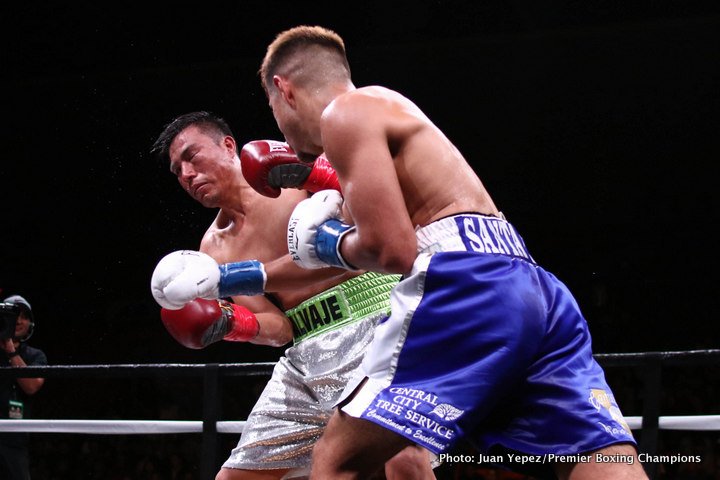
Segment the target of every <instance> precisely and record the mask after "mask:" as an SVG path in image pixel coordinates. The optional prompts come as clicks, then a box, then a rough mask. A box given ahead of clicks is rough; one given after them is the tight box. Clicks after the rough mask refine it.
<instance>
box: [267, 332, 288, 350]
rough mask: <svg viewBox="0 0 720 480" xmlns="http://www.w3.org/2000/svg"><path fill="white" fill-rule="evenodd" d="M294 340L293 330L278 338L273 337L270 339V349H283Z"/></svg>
mask: <svg viewBox="0 0 720 480" xmlns="http://www.w3.org/2000/svg"><path fill="white" fill-rule="evenodd" d="M292 340H293V333H292V330H290V331H289V332H288V331H284V332H283V333H282V334H280V335H277V336H276V337H273V338H272V339H270V342H269V346H270V347H282V346H285V345H287V344H288V343H290V342H292Z"/></svg>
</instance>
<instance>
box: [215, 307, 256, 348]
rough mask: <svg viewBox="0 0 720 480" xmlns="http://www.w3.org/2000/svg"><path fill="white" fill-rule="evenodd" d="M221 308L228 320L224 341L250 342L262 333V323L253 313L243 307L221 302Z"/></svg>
mask: <svg viewBox="0 0 720 480" xmlns="http://www.w3.org/2000/svg"><path fill="white" fill-rule="evenodd" d="M218 303H219V305H220V308H221V309H222V312H223V316H224V317H225V318H226V319H227V321H228V322H227V323H228V327H229V328H228V332H227V333H226V334H225V335H224V336H223V340H227V341H229V342H249V341H250V340H252V339H253V338H255V337H257V336H258V333H260V323H259V322H258V319H257V317H256V316H255V314H254V313H253V312H251V311H250V310H248V309H247V308H245V307H243V306H241V305H235V304H234V303H230V302H226V301H224V300H220V301H219V302H218Z"/></svg>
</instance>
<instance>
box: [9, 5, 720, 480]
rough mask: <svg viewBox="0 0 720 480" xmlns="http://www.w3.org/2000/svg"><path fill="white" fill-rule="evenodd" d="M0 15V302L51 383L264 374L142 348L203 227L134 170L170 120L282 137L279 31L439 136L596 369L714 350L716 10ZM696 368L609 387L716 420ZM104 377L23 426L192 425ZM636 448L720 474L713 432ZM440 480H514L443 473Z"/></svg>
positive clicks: (46, 448) (81, 447) (170, 437)
mask: <svg viewBox="0 0 720 480" xmlns="http://www.w3.org/2000/svg"><path fill="white" fill-rule="evenodd" d="M0 17H1V19H0V22H1V24H2V28H1V29H0V35H2V57H1V58H2V66H3V70H2V76H1V78H2V92H3V116H4V117H5V121H4V122H3V123H4V124H5V127H3V128H2V131H3V140H2V161H0V173H1V177H0V178H1V179H2V180H1V182H0V194H1V195H2V212H1V213H0V215H1V220H0V221H1V224H2V230H1V231H2V237H1V238H2V240H1V243H0V288H2V298H4V297H5V296H8V295H12V294H20V295H22V296H24V297H25V298H26V299H28V300H29V302H30V303H31V304H32V306H33V310H34V315H35V319H36V324H37V328H36V332H35V334H34V335H33V337H32V338H31V339H30V341H29V344H30V345H33V346H35V347H38V348H40V349H42V350H43V351H45V353H46V354H47V357H48V361H49V364H50V365H53V366H55V365H95V364H99V365H118V364H121V365H139V364H230V363H254V362H274V361H276V360H277V358H278V357H279V356H280V355H281V354H282V352H283V349H281V348H270V347H260V346H254V345H249V344H231V343H227V342H225V343H220V344H214V345H212V346H210V347H208V348H206V349H204V350H199V351H195V350H188V349H185V348H184V347H182V346H180V345H179V344H177V343H176V342H175V341H174V340H173V339H172V338H171V337H170V336H169V335H168V334H167V332H166V331H165V329H164V328H163V326H162V324H161V322H160V319H159V307H158V306H157V305H156V303H155V302H154V300H153V298H152V296H151V294H150V288H149V284H150V276H151V274H152V271H153V268H154V267H155V265H156V263H157V262H158V260H159V259H160V258H161V257H162V256H163V255H165V254H166V253H169V252H170V251H172V250H177V249H197V247H198V245H199V240H200V238H201V236H202V234H203V232H204V231H205V229H206V228H207V226H208V225H209V224H210V222H211V221H212V219H213V218H214V215H215V213H214V212H213V211H211V210H206V209H204V208H202V207H201V206H200V205H199V204H197V203H195V202H194V201H193V200H192V199H191V198H190V197H189V196H187V195H186V194H185V193H184V192H183V191H182V190H181V188H180V187H179V186H178V185H177V182H176V180H175V178H174V177H173V176H172V175H171V174H170V173H169V169H168V166H167V165H163V164H160V163H159V162H158V161H157V160H156V159H155V158H153V157H152V156H151V155H150V153H149V152H150V148H151V145H152V143H153V141H154V139H155V137H156V136H157V135H158V134H159V133H160V131H161V130H162V128H163V126H164V125H165V124H166V123H167V122H168V121H170V120H171V119H172V118H173V117H175V116H177V115H179V114H182V113H186V112H189V111H194V110H210V111H213V112H215V113H217V114H219V115H220V116H222V117H224V118H225V119H226V120H227V121H228V123H229V124H230V125H231V127H232V128H233V130H234V134H235V136H236V138H237V139H238V141H239V142H240V143H241V144H242V143H244V142H246V141H250V140H254V139H265V138H269V139H282V138H281V135H280V133H279V130H278V129H277V126H276V124H275V123H274V120H273V118H272V115H271V112H270V109H269V108H268V106H267V101H266V98H265V96H264V93H263V91H262V88H261V86H260V82H259V79H258V76H257V70H258V68H259V65H260V62H261V60H262V57H263V55H264V50H265V47H266V45H267V44H268V43H269V42H270V41H271V40H272V39H273V38H274V36H275V34H277V33H278V32H280V31H281V30H283V29H285V28H289V27H292V26H295V25H300V24H317V25H323V26H326V27H329V28H332V29H334V30H336V31H337V32H338V33H339V34H340V35H342V36H343V37H344V39H345V41H346V47H347V49H348V56H349V60H350V64H351V67H352V68H353V79H354V83H355V85H357V86H365V85H371V84H381V85H385V86H388V87H390V88H393V89H395V90H398V91H400V92H401V93H403V94H405V95H407V96H408V97H410V98H411V99H412V100H414V101H415V102H416V103H417V104H418V105H419V106H420V107H421V108H422V109H424V110H425V112H426V113H427V114H428V115H429V117H430V118H431V119H432V120H433V121H434V122H435V123H436V124H437V125H438V126H439V127H440V128H441V129H442V130H444V132H445V133H446V134H447V135H448V136H449V138H450V139H451V140H452V141H453V142H454V143H455V144H456V145H457V146H458V148H459V149H460V150H461V152H462V153H463V154H464V155H465V157H466V158H467V159H468V160H469V162H470V163H471V164H472V166H473V168H474V169H475V171H476V172H477V173H478V174H479V175H480V177H481V178H482V179H483V182H484V183H485V185H486V187H487V188H488V190H489V191H490V194H491V195H492V196H493V197H494V199H495V202H496V204H497V205H498V207H499V208H500V209H501V210H502V211H503V212H504V213H505V215H506V216H507V217H508V219H509V220H511V221H512V222H513V224H515V226H516V227H517V228H518V230H519V231H520V232H521V233H522V235H523V236H524V238H525V241H526V243H527V245H528V247H529V250H530V252H531V253H532V255H533V256H534V257H535V259H536V260H538V261H539V262H540V263H542V264H543V265H544V266H546V268H548V269H549V270H550V271H552V272H554V273H555V274H556V275H557V276H558V277H559V278H560V279H561V280H563V281H565V282H566V283H567V284H568V285H569V287H570V289H571V290H572V291H573V292H574V293H575V296H576V298H577V300H578V302H579V303H580V306H581V308H582V310H583V312H584V313H585V315H586V317H587V320H588V322H589V325H590V329H591V332H592V335H593V338H594V343H593V345H594V351H595V352H596V353H598V354H606V353H630V352H678V351H688V350H714V349H717V348H718V347H719V346H720V328H719V327H718V325H719V323H718V320H719V319H720V318H719V314H718V312H719V311H720V302H718V298H719V295H718V290H719V288H720V282H719V281H718V273H717V272H718V267H719V266H720V265H718V260H717V258H718V254H717V247H718V240H717V239H718V237H717V233H716V230H717V227H718V200H717V196H718V188H717V183H718V179H717V178H718V177H717V174H716V172H717V163H718V159H719V158H720V157H719V154H720V149H719V148H718V146H719V140H718V138H719V135H718V130H719V127H720V93H719V90H720V88H719V87H720V2H714V1H693V0H687V1H679V0H678V1H669V0H658V1H649V0H648V1H646V0H641V1H594V0H590V1H586V2H576V1H559V0H558V1H530V0H513V1H477V2H470V1H467V2H459V1H458V2H452V1H445V0H435V1H423V0H416V1H404V0H403V1H397V2H389V1H384V2H378V1H374V0H369V1H360V2H356V3H354V4H353V3H343V2H302V1H297V2H276V1H270V0H269V1H262V2H261V1H256V0H251V1H238V2H225V3H220V2H200V3H186V2H173V3H152V4H150V2H122V3H108V2H62V3H49V2H48V3H41V2H10V3H8V2H5V4H3V6H2V7H0ZM438 175H442V172H438ZM448 188H452V185H448ZM378 208H382V206H381V204H379V205H378ZM438 328H442V325H439V326H438ZM434 354H437V355H440V354H443V353H442V352H434V353H432V354H431V355H429V357H432V355H434ZM717 358H718V357H717V356H715V357H713V358H711V360H710V361H708V362H701V363H694V362H677V363H673V364H671V365H669V366H667V367H666V368H663V370H662V375H661V377H659V374H658V375H657V378H655V377H653V378H655V379H656V380H659V381H660V383H661V385H662V387H661V389H662V393H661V394H659V395H658V396H657V397H653V398H648V396H647V394H646V390H645V389H644V385H645V384H646V383H647V382H648V381H649V380H648V371H649V370H648V369H646V368H643V367H633V366H619V367H615V366H613V367H608V368H607V375H608V380H609V382H610V385H611V386H612V388H613V389H614V391H615V393H616V396H617V397H618V402H619V404H620V406H621V408H622V409H623V413H625V414H626V415H628V416H640V415H643V410H644V409H646V408H647V405H649V404H656V406H657V411H658V412H659V414H660V415H668V416H672V415H718V414H720V401H719V400H718V398H720V391H719V389H718V386H719V385H720V381H719V380H720V367H719V365H718V360H717ZM106 370H107V371H108V373H107V374H103V373H97V372H94V373H88V371H86V370H82V369H81V371H80V372H79V374H76V375H75V374H73V375H70V374H67V373H63V372H60V373H61V374H56V375H53V374H51V373H48V375H47V380H46V383H45V385H44V387H43V388H42V390H41V391H40V392H39V393H38V394H37V395H35V396H34V398H33V399H32V418H35V419H83V420H163V421H171V420H195V421H200V420H202V419H203V415H204V413H203V412H204V411H206V410H205V409H206V408H207V402H208V398H206V397H204V396H203V389H204V388H207V387H208V383H210V384H211V386H212V383H213V382H212V381H210V382H208V379H207V378H208V377H207V376H205V377H204V376H203V373H202V372H201V373H200V374H198V375H190V376H183V375H174V374H167V373H166V372H164V371H163V369H161V368H159V369H156V370H152V371H149V373H145V374H142V375H139V376H134V375H131V374H127V373H125V372H126V371H125V370H123V371H122V372H120V373H117V372H115V371H113V370H112V369H111V368H110V367H106ZM650 376H652V375H650ZM266 380H267V377H266V376H263V375H259V376H228V377H227V378H225V377H224V378H223V382H222V388H221V391H222V395H221V396H220V397H221V398H217V399H215V400H216V401H217V403H218V404H219V405H218V410H217V412H216V414H217V419H219V420H243V419H245V418H246V417H247V414H248V413H249V411H250V408H251V407H252V405H253V403H254V401H255V399H256V398H257V396H258V395H259V393H260V391H261V389H262V387H263V385H264V383H265V382H266ZM656 433H657V434H658V436H657V442H656V445H655V451H656V452H657V453H658V455H660V454H663V455H668V456H672V455H676V456H678V455H682V456H696V457H698V458H700V460H701V461H698V462H687V461H676V462H672V461H665V462H656V463H655V464H654V465H653V466H652V469H651V470H652V475H653V476H654V478H657V479H703V480H704V479H708V480H709V479H718V478H720V476H718V473H717V472H718V471H720V434H719V433H718V431H717V430H711V431H693V430H663V429H660V431H659V432H656ZM636 435H637V436H638V437H639V439H640V440H642V434H641V433H640V431H639V430H638V431H637V432H636ZM237 438H238V434H236V433H235V434H218V436H217V439H216V443H215V444H214V447H213V448H212V449H211V450H208V447H207V444H205V446H203V441H204V440H207V438H206V437H205V435H204V434H200V433H177V434H168V433H163V434H146V435H133V434H127V435H111V434H107V433H97V432H96V433H90V434H87V433H60V432H58V433H48V432H38V433H31V443H30V460H31V473H32V478H33V480H43V479H58V480H59V479H80V478H82V479H96V478H97V479H101V478H102V479H117V480H126V479H139V480H143V479H148V480H151V479H152V480H156V479H183V480H187V479H203V480H204V479H205V478H213V477H212V475H210V476H208V474H207V471H210V472H215V471H217V468H218V467H219V465H220V463H221V462H222V461H223V460H224V459H225V458H227V456H228V454H229V452H230V449H231V448H232V447H233V446H234V445H235V444H236V442H237ZM208 452H210V453H208ZM456 453H458V454H461V453H468V454H474V452H473V450H472V449H471V448H469V447H466V446H464V445H461V446H459V447H458V451H457V452H456ZM209 457H210V458H209ZM204 469H205V470H204ZM436 474H437V476H438V478H439V479H488V480H489V479H499V478H531V477H526V476H523V475H518V474H511V473H509V472H506V471H503V470H499V469H495V468H493V467H492V466H491V465H474V464H468V463H463V462H455V463H449V464H445V465H443V466H442V467H440V468H438V469H437V470H436Z"/></svg>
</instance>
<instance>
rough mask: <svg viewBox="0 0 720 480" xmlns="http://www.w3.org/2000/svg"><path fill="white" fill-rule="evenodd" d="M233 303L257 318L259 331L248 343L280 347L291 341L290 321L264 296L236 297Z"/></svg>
mask: <svg viewBox="0 0 720 480" xmlns="http://www.w3.org/2000/svg"><path fill="white" fill-rule="evenodd" d="M233 301H234V302H235V303H237V304H239V305H242V306H243V307H246V308H247V309H249V310H250V311H252V312H254V313H255V315H256V317H257V320H258V323H259V325H260V331H259V332H258V334H257V336H256V337H255V338H254V339H253V340H251V341H250V343H255V344H258V345H268V346H271V347H281V346H283V345H285V344H287V343H288V342H291V341H292V339H293V329H292V324H291V323H290V320H288V318H287V317H286V316H285V313H284V312H283V311H282V310H280V309H279V308H278V307H276V306H275V305H274V304H273V303H272V302H270V301H269V300H268V299H267V298H265V296H263V295H258V296H253V297H241V296H238V297H233Z"/></svg>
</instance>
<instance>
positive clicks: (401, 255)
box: [367, 233, 417, 274]
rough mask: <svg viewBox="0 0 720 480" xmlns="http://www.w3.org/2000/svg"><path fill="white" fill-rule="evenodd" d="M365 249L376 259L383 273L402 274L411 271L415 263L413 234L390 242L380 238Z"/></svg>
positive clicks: (415, 243)
mask: <svg viewBox="0 0 720 480" xmlns="http://www.w3.org/2000/svg"><path fill="white" fill-rule="evenodd" d="M367 249H368V251H369V252H371V254H372V255H373V256H374V257H375V258H376V259H377V263H378V265H379V267H380V269H381V270H382V271H383V272H388V273H401V274H404V273H407V272H409V271H410V270H412V267H413V264H414V263H415V258H416V257H417V239H416V238H415V235H414V233H413V234H412V235H405V236H404V237H400V236H397V237H395V238H393V239H392V240H391V241H388V239H387V238H382V239H377V241H375V242H373V243H372V244H370V245H368V246H367Z"/></svg>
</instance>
